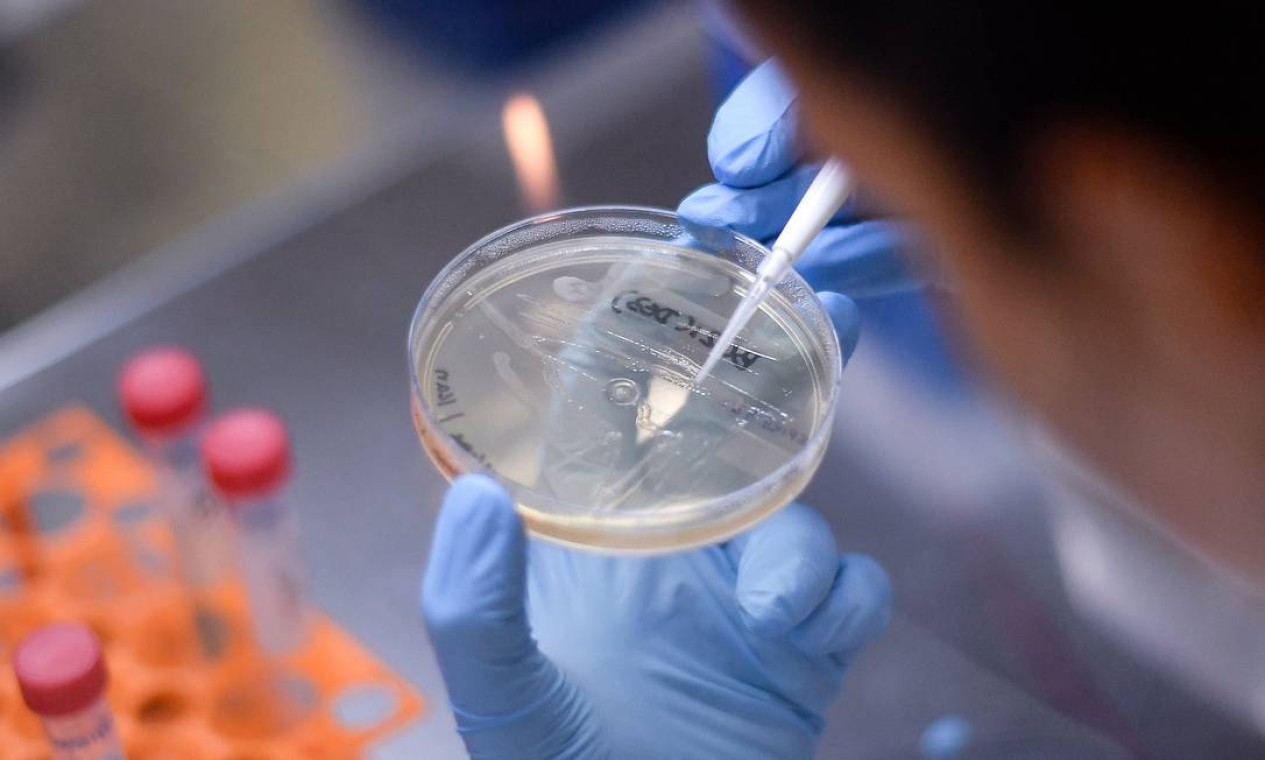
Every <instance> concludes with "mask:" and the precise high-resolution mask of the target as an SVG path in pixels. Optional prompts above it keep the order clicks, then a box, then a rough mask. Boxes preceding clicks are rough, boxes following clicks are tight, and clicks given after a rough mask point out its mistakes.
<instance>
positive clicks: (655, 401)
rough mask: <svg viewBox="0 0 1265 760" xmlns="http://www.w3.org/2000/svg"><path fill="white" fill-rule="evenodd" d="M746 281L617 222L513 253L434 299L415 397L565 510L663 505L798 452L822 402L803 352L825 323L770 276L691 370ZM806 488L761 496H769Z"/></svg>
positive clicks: (637, 516)
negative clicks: (599, 232) (807, 317)
mask: <svg viewBox="0 0 1265 760" xmlns="http://www.w3.org/2000/svg"><path fill="white" fill-rule="evenodd" d="M751 282H752V275H751V273H750V272H749V271H747V270H745V269H743V268H741V267H739V266H737V265H736V264H734V263H732V262H730V261H727V260H724V259H722V258H719V257H717V256H713V255H711V254H708V253H703V252H699V251H697V250H692V249H690V248H686V247H681V246H674V245H671V244H667V243H661V242H652V241H639V240H632V239H629V238H621V237H618V236H610V237H593V238H587V239H584V240H583V241H580V242H579V243H577V241H567V242H555V243H544V244H541V245H538V246H535V247H533V248H530V249H529V250H525V251H521V252H518V253H516V254H514V255H513V256H511V257H507V258H505V259H502V260H500V261H497V262H495V263H493V264H492V265H490V266H488V267H486V268H484V269H482V270H481V271H478V272H477V273H475V274H474V275H473V276H472V277H470V278H469V279H468V280H466V281H464V282H462V283H461V284H460V286H459V287H457V288H455V289H454V290H453V291H451V292H450V293H448V294H447V295H446V296H445V297H444V298H443V299H442V300H441V301H440V302H439V303H438V304H437V305H436V306H435V307H434V311H433V312H432V313H431V314H430V316H429V317H428V322H429V327H428V334H429V337H428V338H427V340H426V345H425V347H424V350H423V351H422V352H421V353H420V354H419V355H417V356H416V357H415V360H416V361H417V366H416V367H415V370H416V372H417V379H418V385H419V386H420V390H421V393H422V395H423V399H422V402H423V403H424V404H425V406H426V407H427V408H428V409H429V410H430V413H431V421H432V422H433V423H434V424H435V425H437V426H438V427H440V428H442V430H443V431H444V432H445V433H447V436H448V437H449V438H450V439H451V441H453V442H455V443H456V445H457V446H459V447H460V448H462V449H464V450H465V452H467V453H468V454H469V455H470V456H471V457H474V458H475V459H477V461H478V462H479V463H480V465H481V466H482V467H483V468H485V469H487V470H490V471H491V472H493V473H494V474H495V475H497V476H498V477H499V478H501V479H502V480H503V481H508V482H511V483H514V484H517V485H519V486H521V487H523V488H525V489H527V490H528V491H530V492H531V493H533V494H536V495H539V496H540V497H542V501H547V502H548V503H550V504H551V505H552V507H551V511H552V512H554V513H558V512H563V513H569V514H563V515H561V516H562V517H568V516H569V517H571V518H574V519H576V520H581V521H588V522H590V523H601V522H602V521H603V520H607V521H609V520H616V519H617V520H620V521H622V522H624V523H626V524H628V523H632V524H635V523H636V522H637V521H639V520H642V519H644V520H646V521H651V522H653V521H662V520H669V521H670V520H671V518H672V515H673V514H674V513H686V512H689V511H691V510H697V509H698V508H699V506H700V505H706V504H708V503H711V502H713V501H715V500H716V499H718V498H720V497H723V496H726V495H729V494H733V493H735V492H739V491H741V490H742V489H744V488H747V487H748V486H751V485H753V484H755V483H758V482H760V481H762V480H763V479H765V478H767V477H768V476H769V475H770V474H772V473H774V472H775V471H777V470H778V469H779V468H781V467H782V466H783V465H786V464H787V463H788V462H790V461H791V460H792V459H794V458H795V457H797V456H799V455H801V453H802V452H803V450H804V447H805V444H806V443H807V442H808V440H809V438H810V436H811V435H812V434H813V433H814V431H815V430H816V429H817V428H818V426H820V425H821V424H823V417H824V416H825V415H826V414H827V413H828V412H829V410H830V405H831V402H832V391H833V389H832V388H829V387H823V382H822V379H821V378H822V372H821V371H820V370H819V369H816V371H815V368H814V367H813V366H811V365H812V363H813V362H820V361H822V359H821V356H820V354H821V352H820V350H819V348H818V344H819V343H820V338H819V337H815V336H814V334H813V332H812V331H811V329H810V328H809V326H808V325H806V324H805V323H804V321H803V319H802V318H801V317H800V315H799V314H798V313H797V312H796V311H795V309H794V308H792V305H791V304H790V303H789V302H788V301H787V300H786V299H785V298H784V297H783V296H782V295H781V294H780V293H778V292H774V293H773V294H772V295H771V297H770V298H769V299H768V300H767V302H766V303H765V304H764V305H763V306H762V308H761V310H760V312H759V313H758V314H757V315H756V316H755V317H754V318H753V319H752V320H751V322H750V323H749V325H748V326H747V328H746V329H745V330H743V332H742V333H741V334H740V335H739V337H738V339H737V340H736V341H735V342H734V344H733V345H731V346H730V347H729V348H728V349H727V350H726V352H725V358H724V360H723V361H722V362H721V365H720V366H719V367H718V368H717V369H716V370H715V371H714V372H713V373H712V374H711V375H710V376H708V377H707V378H706V379H704V380H703V382H702V383H701V384H700V385H698V386H697V387H695V386H694V385H693V384H692V379H693V377H694V375H695V373H696V372H697V371H698V368H699V365H700V364H701V362H702V361H703V360H704V359H705V358H706V356H707V353H708V351H709V350H710V349H711V347H712V346H713V345H714V343H715V340H716V337H717V335H719V333H720V332H721V330H722V329H723V328H724V326H725V321H726V318H727V317H728V315H729V314H730V313H731V312H732V311H733V309H734V307H735V306H736V305H737V304H738V302H739V301H740V300H741V298H742V296H743V295H744V294H745V288H746V286H748V285H749V284H750V283H751ZM420 424H421V423H419V425H420ZM426 440H427V436H426V435H425V434H423V441H424V442H425V441H426ZM427 448H428V450H430V453H431V455H432V457H435V458H436V461H437V462H439V463H440V466H441V467H443V466H444V464H443V462H442V461H441V460H442V454H440V453H439V452H437V451H435V449H434V447H433V446H431V445H428V446H427ZM813 465H815V462H813ZM811 469H812V467H809V468H808V470H809V471H811ZM806 477H807V476H805V478H804V479H806ZM802 486H803V479H801V480H798V481H796V480H793V479H792V480H788V481H787V482H785V483H784V486H783V488H782V491H784V492H778V490H776V489H774V490H773V491H770V492H765V493H762V494H760V496H759V498H761V499H764V500H767V501H768V502H769V504H770V509H772V508H776V507H777V506H781V504H782V503H785V502H786V501H789V500H790V499H791V498H793V496H794V492H797V491H798V490H799V488H802ZM521 501H522V500H521V499H520V507H522V506H524V505H522V503H521ZM745 506H746V507H751V506H753V505H750V504H748V505H745ZM755 506H758V505H755ZM555 516H557V515H556V514H555Z"/></svg>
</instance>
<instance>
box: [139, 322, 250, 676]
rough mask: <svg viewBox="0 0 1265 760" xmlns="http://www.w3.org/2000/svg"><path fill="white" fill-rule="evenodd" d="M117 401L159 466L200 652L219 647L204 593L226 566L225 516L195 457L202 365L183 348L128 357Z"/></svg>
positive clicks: (203, 393) (202, 401) (202, 409)
mask: <svg viewBox="0 0 1265 760" xmlns="http://www.w3.org/2000/svg"><path fill="white" fill-rule="evenodd" d="M118 391H119V400H120V402H121V403H122V406H123V411H124V413H125V414H126V415H127V418H128V420H129V421H130V422H131V424H132V427H133V428H134V429H135V430H136V432H137V434H138V435H139V436H140V438H141V439H142V440H143V441H144V443H145V446H146V448H147V449H148V451H149V454H150V456H151V457H152V458H153V459H154V460H155V462H156V463H157V464H158V465H159V471H160V477H161V482H160V497H159V498H160V502H161V504H162V510H163V512H164V513H165V515H166V517H167V519H168V521H169V522H170V524H171V532H172V538H173V540H174V542H175V548H176V555H177V557H176V561H177V564H178V566H179V570H180V574H181V577H182V578H183V579H184V581H185V582H186V583H187V584H188V585H189V586H190V587H191V589H192V590H193V596H194V604H195V607H196V608H197V620H196V627H197V630H198V637H199V639H200V643H201V645H202V648H203V652H204V653H205V654H206V655H207V656H208V657H212V658H214V657H215V656H217V655H218V653H219V652H220V650H221V649H222V645H223V643H222V642H221V641H220V640H219V638H220V634H219V627H218V625H217V623H216V621H215V620H214V619H213V618H214V616H213V615H212V614H211V611H210V607H212V606H213V605H212V604H211V603H210V602H209V600H208V597H207V592H208V591H209V589H211V587H213V586H215V584H217V583H219V582H220V581H221V580H223V579H224V577H225V574H226V570H227V567H228V552H229V541H228V518H227V516H226V515H225V514H224V509H223V506H222V505H221V504H220V502H219V500H218V499H217V498H216V497H215V496H214V494H213V493H212V492H211V490H210V488H209V487H208V486H207V483H206V479H205V478H204V477H203V474H202V468H201V466H200V462H199V460H198V444H197V442H198V432H199V431H200V428H201V427H202V423H203V421H204V419H205V417H206V406H207V388H206V376H205V374H204V373H203V371H202V365H201V364H200V363H199V362H198V359H197V357H195V356H194V355H193V354H192V353H190V352H189V351H186V350H185V349H182V348H178V347H174V346H164V347H157V348H151V349H148V350H146V351H143V352H141V353H139V354H137V355H135V356H133V357H132V358H131V359H130V360H129V361H128V362H127V364H125V365H124V366H123V369H122V371H121V372H120V373H119V380H118Z"/></svg>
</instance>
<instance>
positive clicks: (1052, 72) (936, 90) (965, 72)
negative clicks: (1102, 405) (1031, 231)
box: [739, 0, 1265, 215]
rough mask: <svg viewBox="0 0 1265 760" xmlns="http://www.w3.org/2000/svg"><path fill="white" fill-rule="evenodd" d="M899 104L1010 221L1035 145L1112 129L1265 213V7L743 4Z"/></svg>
mask: <svg viewBox="0 0 1265 760" xmlns="http://www.w3.org/2000/svg"><path fill="white" fill-rule="evenodd" d="M739 3H740V4H741V5H743V6H746V7H747V9H748V10H750V11H751V15H752V18H753V19H754V20H755V21H756V22H757V23H762V24H765V25H767V26H769V27H770V31H771V32H772V33H773V34H775V35H780V34H785V35H788V36H790V37H791V38H793V40H792V42H793V44H805V45H807V47H808V50H809V53H810V55H812V56H814V57H815V58H816V59H818V60H821V61H822V62H823V63H824V64H826V65H833V66H842V67H845V68H846V69H847V70H849V71H853V72H855V73H856V74H858V75H860V76H863V77H865V78H867V79H869V80H871V81H873V82H875V83H876V84H877V85H878V86H880V87H882V88H884V89H886V90H888V91H889V92H890V93H891V94H892V95H894V96H895V97H896V98H897V99H898V102H900V103H902V105H903V107H906V108H908V109H910V111H911V113H913V114H914V115H915V116H916V117H917V118H919V119H920V120H923V121H924V123H926V124H928V125H929V126H930V128H931V130H932V131H933V133H934V134H935V135H936V136H937V137H938V138H939V139H940V141H941V142H942V143H943V145H944V147H946V148H948V149H949V150H951V151H953V152H954V154H955V155H956V156H957V159H958V160H959V162H960V164H961V165H962V166H963V167H964V168H965V169H966V170H967V171H968V172H969V173H970V174H972V175H974V178H975V179H976V180H977V181H978V182H979V183H980V189H981V190H983V191H984V192H985V193H986V194H987V195H988V196H991V197H992V198H993V199H994V200H996V201H997V203H999V204H1001V206H999V208H1002V209H1003V210H1004V211H1006V212H1013V213H1018V214H1021V215H1022V214H1023V212H1024V209H1023V208H1018V207H1017V206H1022V205H1023V204H1024V199H1023V197H1022V189H1023V188H1022V186H1021V178H1020V177H1019V176H1018V175H1019V172H1020V171H1022V168H1021V166H1020V163H1019V162H1020V161H1021V160H1022V155H1021V154H1022V151H1023V150H1024V148H1025V147H1026V144H1027V141H1028V140H1030V139H1031V138H1032V137H1033V136H1035V135H1037V134H1039V133H1040V132H1041V131H1042V130H1043V129H1045V128H1047V127H1050V126H1052V125H1056V124H1058V123H1060V122H1063V121H1070V120H1082V121H1083V120H1086V119H1088V120H1101V121H1106V122H1110V123H1112V124H1115V125H1118V126H1120V127H1122V128H1125V129H1129V130H1131V131H1135V132H1137V133H1139V134H1142V135H1144V136H1145V137H1147V138H1149V139H1152V140H1156V141H1159V142H1161V143H1163V144H1167V145H1170V146H1172V148H1173V149H1175V150H1178V151H1180V152H1181V155H1183V156H1185V157H1187V158H1189V159H1191V160H1193V161H1194V162H1196V165H1197V166H1198V167H1200V171H1206V172H1207V173H1208V174H1210V175H1214V176H1215V178H1216V179H1217V180H1218V181H1221V182H1225V181H1228V182H1230V183H1231V184H1233V185H1235V186H1236V187H1235V190H1236V191H1237V192H1239V193H1244V192H1246V193H1247V194H1248V195H1247V197H1246V198H1245V200H1247V201H1248V203H1250V204H1254V207H1259V203H1260V201H1261V199H1262V192H1261V191H1262V189H1265V182H1263V181H1262V180H1265V171H1263V169H1265V161H1263V160H1262V157H1263V155H1265V119H1263V118H1262V114H1265V106H1263V104H1262V103H1261V102H1260V101H1261V100H1262V93H1263V90H1265V88H1263V87H1262V79H1263V78H1265V77H1262V60H1263V53H1265V50H1262V48H1265V5H1261V4H1259V3H1251V2H1243V3H1222V2H1217V1H1216V0H1213V2H1206V3H1174V4H1173V5H1172V6H1168V5H1167V3H1159V2H1154V3H1147V4H1146V9H1145V10H1134V9H1132V8H1126V7H1125V6H1126V5H1132V4H1126V3H1120V2H1112V0H1100V1H1099V2H1096V3H1089V2H1084V0H1066V1H1065V2H1050V1H1049V0H983V1H982V2H974V3H970V2H953V1H952V0H853V1H849V0H841V1H840V2H830V1H829V0H739Z"/></svg>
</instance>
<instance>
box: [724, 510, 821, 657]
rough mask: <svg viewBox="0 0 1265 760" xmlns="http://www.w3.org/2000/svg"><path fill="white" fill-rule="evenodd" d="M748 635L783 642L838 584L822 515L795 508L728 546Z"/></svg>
mask: <svg viewBox="0 0 1265 760" xmlns="http://www.w3.org/2000/svg"><path fill="white" fill-rule="evenodd" d="M725 549H726V551H727V552H728V553H729V556H730V558H731V559H732V560H734V562H735V563H736V564H737V567H738V578H737V583H736V585H735V589H734V593H735V596H736V598H737V601H738V609H739V611H740V613H741V615H742V618H743V621H744V622H745V623H746V624H747V627H748V629H750V630H751V632H752V633H754V634H756V635H757V636H762V637H766V638H771V637H774V636H780V635H783V634H785V633H786V632H787V631H789V630H791V629H792V628H793V627H794V626H795V625H797V624H798V623H800V622H801V621H803V620H804V619H805V618H807V617H808V616H809V615H810V614H811V613H812V612H813V610H815V609H816V608H817V606H818V605H819V604H820V603H821V601H822V599H824V598H825V596H826V594H827V593H828V592H829V591H830V586H831V584H832V583H833V582H834V578H835V572H836V570H837V568H838V565H839V550H838V548H837V547H836V546H835V540H834V537H833V536H832V535H831V534H830V527H829V526H828V525H826V521H825V520H823V519H822V517H821V515H819V514H817V513H816V512H814V511H813V510H812V509H810V508H808V507H806V506H804V505H803V504H799V503H795V504H791V505H790V506H788V507H786V508H785V509H783V510H782V511H780V512H778V513H777V514H775V515H773V516H771V517H769V518H768V519H767V520H765V521H764V522H762V523H760V524H759V525H757V526H756V527H755V528H752V529H751V530H750V531H748V532H746V533H744V534H742V535H740V536H738V537H736V538H734V539H733V540H731V541H730V542H729V543H727V544H726V545H725Z"/></svg>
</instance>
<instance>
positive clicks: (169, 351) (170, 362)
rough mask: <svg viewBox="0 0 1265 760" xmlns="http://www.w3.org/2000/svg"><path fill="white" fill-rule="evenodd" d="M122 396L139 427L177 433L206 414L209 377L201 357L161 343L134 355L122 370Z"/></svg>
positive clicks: (157, 432)
mask: <svg viewBox="0 0 1265 760" xmlns="http://www.w3.org/2000/svg"><path fill="white" fill-rule="evenodd" d="M119 399H120V401H122V403H123V411H124V412H126V413H127V417H128V419H129V420H131V421H132V424H133V425H135V426H136V429H137V430H139V431H140V432H142V433H146V434H149V435H160V436H165V435H174V434H176V433H179V432H181V431H182V430H184V429H185V428H187V427H188V426H189V425H191V424H192V423H194V422H197V420H198V419H199V418H200V417H201V416H202V412H203V410H204V409H205V408H206V376H205V375H204V374H203V372H202V365H201V363H199V362H198V359H197V357H195V356H194V355H193V354H191V353H189V352H188V351H186V350H185V349H183V348H178V347H175V346H160V347H158V348H151V349H149V350H146V351H142V352H141V353H139V354H137V355H136V356H133V357H132V358H131V359H130V360H128V362H127V364H125V365H123V370H122V372H120V373H119Z"/></svg>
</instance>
